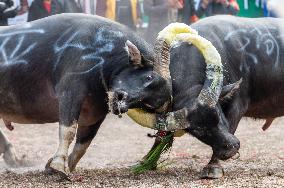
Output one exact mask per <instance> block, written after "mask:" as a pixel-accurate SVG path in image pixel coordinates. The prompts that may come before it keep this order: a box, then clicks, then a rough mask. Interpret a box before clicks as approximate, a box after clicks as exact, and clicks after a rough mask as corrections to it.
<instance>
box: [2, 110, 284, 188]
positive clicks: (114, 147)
mask: <svg viewBox="0 0 284 188" xmlns="http://www.w3.org/2000/svg"><path fill="white" fill-rule="evenodd" d="M263 123H264V122H263V121H254V120H251V119H244V120H242V121H241V123H240V126H239V129H238V131H237V137H238V138H239V139H240V141H241V150H240V158H238V159H234V160H233V159H231V160H229V161H225V162H223V166H224V169H225V173H226V175H225V177H224V178H221V179H219V180H200V179H199V172H200V170H201V169H202V167H204V165H206V163H207V162H208V160H209V158H210V155H211V150H210V148H209V147H208V146H206V145H204V144H202V143H200V142H199V141H197V140H196V139H195V138H193V137H191V136H188V135H185V136H183V137H182V138H177V139H176V140H175V142H174V146H173V148H172V150H171V153H170V154H168V155H166V156H164V158H167V162H168V165H167V166H166V167H164V168H162V169H158V170H157V171H151V172H148V173H144V174H141V175H134V174H132V173H131V171H130V170H129V166H131V165H133V164H134V163H135V162H136V161H138V160H139V159H141V158H142V156H143V155H144V154H146V152H147V151H148V150H149V148H150V147H151V145H152V143H153V141H154V140H153V139H150V138H148V137H147V136H146V134H147V133H153V131H152V130H149V129H146V128H141V127H139V126H137V125H136V124H134V123H133V122H132V121H131V120H130V119H128V118H127V117H125V118H123V119H118V118H116V117H114V116H109V117H108V118H107V120H106V121H105V122H104V124H103V125H102V127H101V129H100V130H99V132H98V135H97V137H96V138H95V139H94V141H93V142H92V144H91V146H90V148H89V150H88V151H87V154H86V155H85V156H84V157H83V159H82V160H81V161H80V163H79V165H78V168H77V171H76V172H75V173H73V174H72V175H71V176H70V177H71V179H72V180H73V181H72V182H68V181H63V180H61V179H60V178H59V177H58V176H50V175H47V174H45V173H44V172H43V170H44V165H45V162H46V161H47V160H48V159H49V157H51V156H52V154H53V153H54V152H55V150H56V147H57V142H58V128H57V125H56V124H45V125H15V130H14V131H12V132H11V131H8V130H6V129H5V128H4V126H3V124H2V123H0V128H1V129H2V130H4V131H5V133H6V134H7V136H8V137H9V139H10V140H11V141H12V142H13V144H14V146H15V148H16V150H17V152H18V154H19V155H25V156H26V160H27V161H29V162H28V163H29V166H28V167H23V168H19V169H12V168H8V167H7V166H5V164H4V161H3V159H2V157H0V177H1V178H0V187H57V186H58V187H265V188H267V187H284V134H283V133H284V130H282V129H283V128H284V125H283V124H284V119H283V118H282V119H281V118H280V119H277V120H275V122H273V124H272V126H271V127H270V128H269V129H268V130H267V131H265V132H263V131H262V129H261V126H262V124H263Z"/></svg>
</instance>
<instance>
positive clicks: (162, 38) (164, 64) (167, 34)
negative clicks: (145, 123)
mask: <svg viewBox="0 0 284 188" xmlns="http://www.w3.org/2000/svg"><path fill="white" fill-rule="evenodd" d="M180 33H192V34H198V33H197V31H196V30H194V29H192V28H191V27H189V26H188V25H186V24H183V23H172V24H169V25H168V26H167V27H165V28H164V29H163V30H162V31H161V32H159V34H158V37H157V40H156V42H155V47H154V50H155V63H154V71H155V72H157V73H158V74H159V75H161V76H162V77H163V78H165V79H166V80H167V82H168V86H169V88H170V90H171V89H172V82H171V75H170V67H169V66H170V48H171V45H172V42H173V41H174V39H175V37H176V36H177V35H178V34H180ZM166 109H167V105H166V106H164V107H162V108H161V109H158V110H157V111H158V112H160V111H165V110H166Z"/></svg>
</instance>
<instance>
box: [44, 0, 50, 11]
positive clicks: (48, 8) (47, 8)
mask: <svg viewBox="0 0 284 188" xmlns="http://www.w3.org/2000/svg"><path fill="white" fill-rule="evenodd" d="M43 6H44V8H45V10H46V11H47V12H48V14H50V12H51V3H49V2H43Z"/></svg>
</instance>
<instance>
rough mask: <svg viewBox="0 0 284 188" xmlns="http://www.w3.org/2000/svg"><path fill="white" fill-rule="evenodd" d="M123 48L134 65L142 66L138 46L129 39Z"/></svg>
mask: <svg viewBox="0 0 284 188" xmlns="http://www.w3.org/2000/svg"><path fill="white" fill-rule="evenodd" d="M125 49H126V51H127V53H128V55H129V58H130V62H131V63H132V64H133V65H134V66H136V67H143V64H142V61H141V60H142V58H141V54H140V51H139V50H138V48H137V47H136V46H135V45H134V44H133V43H132V42H130V41H129V40H127V41H126V43H125Z"/></svg>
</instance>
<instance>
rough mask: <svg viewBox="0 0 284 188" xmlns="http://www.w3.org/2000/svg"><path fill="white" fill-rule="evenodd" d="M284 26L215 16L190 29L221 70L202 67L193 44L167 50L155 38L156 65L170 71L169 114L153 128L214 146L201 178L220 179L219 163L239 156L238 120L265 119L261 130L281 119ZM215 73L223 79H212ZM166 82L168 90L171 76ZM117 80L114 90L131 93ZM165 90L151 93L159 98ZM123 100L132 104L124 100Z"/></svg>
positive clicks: (265, 20)
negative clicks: (177, 132)
mask: <svg viewBox="0 0 284 188" xmlns="http://www.w3.org/2000/svg"><path fill="white" fill-rule="evenodd" d="M283 24H284V21H283V20H281V19H276V18H259V19H249V18H238V17H233V16H215V17H210V18H206V19H203V20H201V21H199V22H197V23H195V24H193V25H191V27H192V28H194V29H196V30H197V31H198V33H199V35H200V36H202V37H204V38H206V39H207V40H209V41H211V43H212V44H213V45H214V46H215V48H216V49H217V50H218V52H219V54H220V56H221V59H222V66H221V67H214V66H208V65H206V63H205V59H204V57H203V55H202V54H201V53H200V51H199V50H198V49H197V48H196V46H194V45H190V44H188V43H186V42H179V43H176V44H175V45H174V46H173V47H172V48H171V49H169V48H170V46H169V45H170V44H168V43H167V41H166V40H164V39H163V38H159V39H158V42H157V44H158V45H156V50H157V51H156V52H157V55H158V56H157V57H158V59H157V62H161V63H162V65H163V66H161V67H162V68H163V69H166V67H167V66H169V69H170V76H171V81H172V95H173V100H172V111H173V112H170V113H168V114H167V115H166V117H163V116H160V118H158V122H157V125H158V126H159V127H157V126H156V128H157V129H160V130H164V131H171V130H176V129H184V130H185V131H187V132H188V133H190V134H191V135H193V136H195V137H197V138H198V139H199V140H201V141H202V142H204V143H206V144H208V145H209V146H211V147H212V150H213V155H212V158H211V160H210V162H209V164H208V165H207V166H206V167H205V168H204V169H203V171H202V175H203V177H206V178H218V177H220V176H222V175H223V169H222V167H221V165H220V164H219V159H221V160H226V159H229V158H231V157H232V156H234V155H235V154H236V153H237V152H238V149H239V147H240V142H239V140H238V139H237V138H236V137H235V136H234V135H233V134H234V133H235V131H236V129H237V126H238V124H239V121H240V120H241V118H242V117H252V118H259V119H267V122H266V125H265V126H264V129H265V128H267V127H268V126H269V125H270V124H271V122H272V119H273V118H276V117H280V116H283V115H284V105H282V104H284V103H283V102H284V93H283V91H284V46H283V43H282V40H283V39H284V35H283V33H281V30H280V27H281V25H283ZM169 55H170V61H168V59H167V58H168V56H169ZM169 62H170V65H168V64H169ZM163 71H165V70H163ZM217 74H221V77H220V78H218V79H215V76H216V75H217ZM128 76H129V75H128ZM165 78H166V80H167V81H168V82H167V85H168V86H169V84H170V82H169V80H168V79H169V78H170V77H169V75H167V74H166V76H165ZM216 78H217V77H216ZM214 79H215V80H214ZM120 82H121V83H122V84H120V85H119V87H116V90H118V91H124V92H125V93H126V94H128V95H131V93H132V92H133V88H132V87H129V85H126V83H127V77H123V76H122V75H121V78H120ZM213 83H214V84H215V86H214V89H212V87H211V86H212V85H213ZM117 85H118V84H117ZM136 87H139V86H136ZM128 91H130V92H128ZM163 92H164V91H163V90H161V91H160V93H155V94H154V95H157V96H156V99H157V100H158V99H159V95H161V93H163ZM129 93H130V94H129ZM151 95H153V93H151ZM136 97H137V96H136ZM152 97H153V96H152ZM124 101H126V102H125V103H126V104H127V103H130V104H132V100H131V99H130V98H129V99H128V98H127V96H126V97H125V100H124ZM154 101H155V100H154ZM154 101H153V102H154ZM147 106H148V108H149V107H151V103H149V104H148V105H147ZM129 107H132V106H131V105H129ZM165 109H166V108H165ZM152 110H155V108H154V107H153V108H152ZM161 125H162V126H161Z"/></svg>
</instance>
